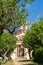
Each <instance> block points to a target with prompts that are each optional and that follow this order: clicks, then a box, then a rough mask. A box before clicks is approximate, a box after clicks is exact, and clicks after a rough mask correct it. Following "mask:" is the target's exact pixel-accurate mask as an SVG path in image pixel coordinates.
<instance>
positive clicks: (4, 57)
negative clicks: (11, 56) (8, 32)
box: [3, 43, 12, 63]
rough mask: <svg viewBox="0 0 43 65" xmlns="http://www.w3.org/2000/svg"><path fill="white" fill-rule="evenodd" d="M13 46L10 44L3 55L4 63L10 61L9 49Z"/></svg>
mask: <svg viewBox="0 0 43 65" xmlns="http://www.w3.org/2000/svg"><path fill="white" fill-rule="evenodd" d="M11 46H12V43H10V45H9V47H8V48H7V50H6V52H5V53H4V54H3V61H4V63H5V62H6V61H7V60H8V57H7V56H6V55H7V53H8V51H9V49H10V48H11Z"/></svg>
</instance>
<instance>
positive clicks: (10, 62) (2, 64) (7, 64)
mask: <svg viewBox="0 0 43 65" xmlns="http://www.w3.org/2000/svg"><path fill="white" fill-rule="evenodd" d="M0 62H1V64H0V65H13V62H12V60H9V61H7V62H6V63H3V61H2V60H0Z"/></svg>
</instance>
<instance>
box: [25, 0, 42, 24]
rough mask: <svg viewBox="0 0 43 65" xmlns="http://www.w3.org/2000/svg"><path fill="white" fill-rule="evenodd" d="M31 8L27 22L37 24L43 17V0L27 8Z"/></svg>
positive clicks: (36, 1)
mask: <svg viewBox="0 0 43 65" xmlns="http://www.w3.org/2000/svg"><path fill="white" fill-rule="evenodd" d="M26 7H27V8H29V16H28V17H27V21H31V22H32V23H33V22H37V21H38V20H39V19H40V17H43V0H35V1H34V2H33V3H32V4H29V5H27V6H26Z"/></svg>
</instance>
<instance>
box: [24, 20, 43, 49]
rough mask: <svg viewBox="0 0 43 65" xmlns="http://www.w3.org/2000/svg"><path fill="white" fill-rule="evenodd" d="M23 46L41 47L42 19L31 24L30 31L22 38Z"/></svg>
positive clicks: (42, 36) (42, 45)
mask: <svg viewBox="0 0 43 65" xmlns="http://www.w3.org/2000/svg"><path fill="white" fill-rule="evenodd" d="M23 43H24V45H25V46H26V45H31V46H32V47H33V48H35V47H39V46H41V47H43V19H40V20H39V22H36V23H34V24H32V26H31V27H30V30H28V32H27V33H26V35H25V36H24V38H23Z"/></svg>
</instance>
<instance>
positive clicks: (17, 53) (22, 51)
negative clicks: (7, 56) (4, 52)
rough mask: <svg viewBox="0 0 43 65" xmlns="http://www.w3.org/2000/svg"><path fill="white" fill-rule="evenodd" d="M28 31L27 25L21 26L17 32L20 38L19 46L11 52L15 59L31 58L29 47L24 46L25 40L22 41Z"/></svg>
mask: <svg viewBox="0 0 43 65" xmlns="http://www.w3.org/2000/svg"><path fill="white" fill-rule="evenodd" d="M26 32H27V25H25V26H21V28H20V30H18V31H17V32H15V35H16V37H17V39H18V40H17V43H16V44H17V45H18V46H17V48H15V49H14V51H13V53H11V58H12V59H15V58H17V57H24V58H26V59H30V58H29V54H28V48H25V47H23V42H22V38H23V36H24V35H25V33H26Z"/></svg>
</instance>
